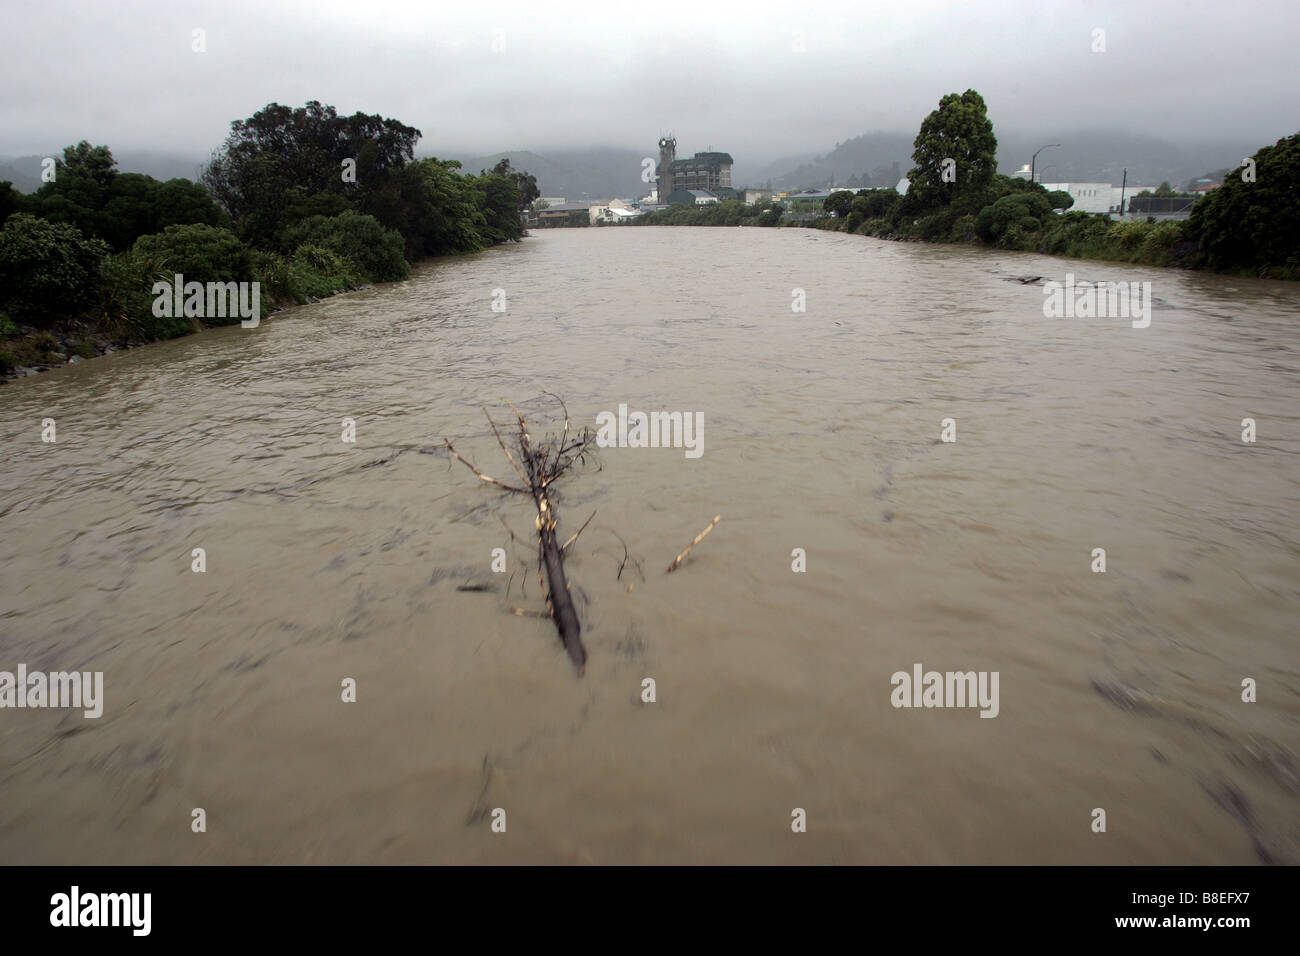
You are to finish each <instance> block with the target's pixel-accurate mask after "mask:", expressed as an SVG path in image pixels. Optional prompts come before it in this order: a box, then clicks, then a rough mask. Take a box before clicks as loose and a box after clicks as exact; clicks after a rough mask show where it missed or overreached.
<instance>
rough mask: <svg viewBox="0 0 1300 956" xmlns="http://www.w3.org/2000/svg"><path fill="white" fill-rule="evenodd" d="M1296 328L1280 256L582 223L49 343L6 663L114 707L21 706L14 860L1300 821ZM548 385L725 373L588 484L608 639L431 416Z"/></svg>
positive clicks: (340, 854) (823, 842)
mask: <svg viewBox="0 0 1300 956" xmlns="http://www.w3.org/2000/svg"><path fill="white" fill-rule="evenodd" d="M1067 273H1072V274H1073V275H1074V276H1075V277H1076V278H1078V279H1090V280H1097V279H1105V280H1113V281H1150V282H1151V283H1152V286H1151V291H1152V296H1153V307H1152V311H1151V323H1150V326H1149V327H1147V328H1133V327H1132V325H1131V324H1130V322H1129V321H1128V320H1127V319H1116V318H1074V319H1053V318H1046V317H1045V316H1044V309H1043V303H1044V287H1043V284H1042V283H1043V282H1045V281H1060V282H1064V281H1065V279H1066V275H1067ZM1018 277H1019V278H1018ZM1034 277H1038V278H1036V279H1035V278H1034ZM1021 279H1025V280H1028V281H1021ZM494 290H501V292H500V293H496V294H495V295H494ZM796 290H802V293H803V297H804V299H805V300H806V311H803V312H796V311H793V310H792V303H795V304H797V303H798V300H799V292H798V291H796ZM494 302H496V303H504V304H505V305H506V307H507V311H505V312H498V311H493V303H494ZM1297 342H1300V287H1297V286H1296V285H1295V284H1285V283H1277V282H1267V281H1258V280H1242V279H1232V278H1224V277H1217V276H1206V275H1197V274H1185V273H1182V272H1179V271H1176V270H1143V269H1136V268H1132V267H1125V266H1116V265H1110V264H1105V263H1095V262H1079V261H1071V260H1063V259H1053V258H1049V257H1043V256H1034V255H1026V254H1013V253H1007V254H999V253H996V252H989V251H984V250H966V249H959V248H950V247H944V246H925V245H911V244H899V243H889V242H882V241H877V240H872V239H863V238H859V237H850V236H844V235H840V234H835V233H821V232H814V231H808V230H799V229H782V230H764V229H685V228H679V229H668V228H625V229H590V230H556V231H543V232H542V233H540V234H538V235H536V236H534V237H532V238H529V239H527V240H525V241H524V242H523V243H521V244H519V245H516V246H512V247H508V248H500V249H496V250H493V251H490V252H487V253H484V254H481V255H477V256H473V257H466V258H458V259H447V260H440V261H437V262H434V263H430V264H426V265H424V266H421V267H419V268H417V269H416V270H415V272H414V274H413V275H412V277H411V279H410V280H409V281H407V282H403V283H397V284H393V285H388V286H384V287H381V288H374V289H370V290H364V291H360V292H356V293H352V294H349V295H344V296H339V297H337V298H333V299H330V300H326V301H323V302H320V303H317V304H313V305H309V306H306V307H303V308H299V309H295V310H292V311H290V312H287V313H282V314H280V315H278V316H272V317H270V318H269V319H266V320H264V321H263V323H262V325H261V326H260V327H259V328H257V329H249V330H246V329H242V328H240V327H238V326H235V327H232V328H225V329H219V330H214V331H210V332H205V333H203V334H200V335H197V336H192V337H190V338H187V339H183V340H178V341H173V342H168V343H163V344H159V345H155V346H150V347H146V348H140V349H135V350H132V351H130V352H126V353H120V354H117V355H113V356H110V357H106V358H103V359H96V360H93V361H89V362H86V363H84V364H81V365H77V366H72V367H69V368H66V369H62V370H58V371H54V372H50V373H47V374H43V375H38V376H33V377H29V378H26V379H22V380H19V381H16V382H13V383H11V384H9V385H6V386H4V387H2V388H0V441H2V443H3V445H2V447H3V449H4V457H3V462H2V463H0V671H8V672H16V670H17V668H18V666H19V665H20V664H21V665H23V666H25V668H26V669H27V671H29V672H34V671H41V672H55V671H85V672H102V674H103V701H102V704H103V714H102V716H101V717H99V718H97V719H96V718H86V717H85V716H83V712H82V711H81V710H73V709H67V708H50V707H46V708H40V707H28V708H23V709H18V708H16V707H10V708H4V709H0V793H2V794H3V799H2V800H0V862H2V863H74V864H83V863H95V864H100V863H115V862H119V863H362V862H364V863H422V862H435V863H502V862H525V863H544V862H557V863H672V862H715V863H716V862H726V863H782V862H790V863H873V862H878V863H1039V864H1058V863H1061V864H1063V863H1096V864H1102V863H1117V864H1136V863H1171V864H1172V863H1192V864H1219V863H1223V864H1238V863H1264V862H1275V863H1297V862H1300V823H1298V822H1297V821H1298V820H1300V814H1298V813H1297V810H1300V758H1298V757H1297V751H1298V750H1300V650H1298V635H1297V622H1298V621H1300V614H1298V612H1300V459H1298V458H1297V455H1298V454H1300V420H1298V417H1297V416H1298V415H1300V359H1298V356H1297ZM547 392H552V393H555V394H557V395H559V396H561V397H562V398H563V399H564V400H565V401H566V402H567V403H568V407H569V410H570V412H571V414H572V418H573V423H574V427H578V426H582V425H587V426H590V427H592V428H595V426H596V421H597V416H598V415H599V414H600V413H602V412H611V413H614V414H617V413H618V410H619V406H620V404H624V405H626V406H627V408H628V409H631V410H634V411H635V410H640V411H644V412H647V413H649V412H655V411H666V412H671V411H680V412H684V413H688V414H692V415H698V416H702V422H703V427H702V438H703V443H702V454H700V455H698V457H691V456H688V455H687V454H686V453H685V450H684V449H683V448H680V447H657V448H656V447H627V446H623V447H605V448H601V449H599V450H598V451H597V453H596V455H595V456H594V457H593V458H592V459H591V460H589V461H588V462H587V464H586V465H585V466H584V467H583V468H582V469H580V470H577V471H574V472H571V473H570V474H569V475H568V476H566V477H565V478H564V479H563V480H562V481H561V482H560V484H559V485H558V486H557V487H558V497H559V509H560V510H559V522H560V526H559V532H560V535H561V538H567V537H568V536H569V535H571V534H572V533H573V532H574V531H576V530H577V529H578V527H579V526H580V525H581V524H582V522H583V521H584V520H586V518H587V516H588V515H590V514H591V513H592V511H593V510H594V511H596V516H595V518H594V519H593V520H592V521H591V524H590V525H589V526H588V527H587V528H586V530H585V531H584V532H583V533H582V535H581V536H580V537H579V539H578V540H577V542H576V543H575V544H574V545H573V547H572V549H571V552H570V555H569V558H568V561H567V567H568V574H569V579H570V582H571V584H572V593H573V594H574V595H575V597H576V600H577V606H578V610H579V615H580V617H581V620H582V625H583V628H584V631H583V639H584V641H585V643H586V647H587V651H588V654H589V660H588V662H587V668H586V674H585V676H583V677H578V676H577V675H576V673H575V670H574V668H573V665H572V664H571V662H570V661H569V659H568V657H567V656H566V655H565V653H564V649H563V647H562V646H561V644H560V641H559V639H558V637H557V635H556V631H555V627H554V625H553V624H552V623H551V621H549V620H548V619H545V618H542V617H537V616H527V615H519V614H515V613H512V612H511V610H510V608H511V607H512V606H513V607H517V608H519V609H520V610H526V611H532V612H539V611H544V609H545V603H544V601H543V599H542V596H541V593H540V591H539V589H538V585H537V576H536V568H535V563H536V532H535V529H534V512H533V510H532V506H531V502H530V501H529V500H528V499H525V498H522V497H518V496H511V495H508V494H505V493H503V492H501V491H500V490H498V489H494V488H491V487H488V486H486V485H483V484H482V483H480V482H478V481H477V480H476V479H475V477H474V475H473V474H471V473H470V472H469V471H468V470H467V469H466V468H464V467H463V466H462V465H461V464H459V463H458V462H456V461H455V460H453V459H452V458H450V457H449V455H448V454H447V452H446V450H445V448H444V446H443V443H442V440H443V438H444V437H446V438H450V439H452V441H453V442H454V443H455V445H456V447H457V449H458V450H459V451H461V452H462V454H464V455H465V456H466V457H467V458H469V459H471V460H473V461H474V462H475V463H476V464H477V465H478V466H479V468H480V469H481V470H483V471H484V472H486V473H487V474H488V475H491V476H494V477H498V478H501V479H502V480H508V479H511V478H513V477H514V476H513V472H512V469H511V467H510V464H509V463H508V462H507V461H506V460H505V457H504V455H503V454H502V451H501V449H500V447H498V445H497V442H496V440H495V439H494V438H493V436H492V434H491V432H490V431H489V430H488V427H487V424H486V421H485V419H484V416H483V412H482V410H481V408H482V406H488V407H489V408H490V409H491V410H492V412H493V414H494V416H497V417H499V418H501V419H502V420H505V419H507V418H509V415H510V413H509V410H508V408H507V407H506V406H505V405H503V400H506V399H508V400H510V401H513V402H515V403H516V404H518V405H519V406H520V408H521V409H522V410H523V411H524V412H525V414H526V415H527V416H528V417H529V420H530V421H531V422H532V423H533V428H534V431H535V432H536V433H537V434H539V435H540V434H541V433H543V432H546V431H556V430H558V429H559V427H560V425H561V422H562V416H561V415H560V412H559V407H558V405H556V403H555V401H554V400H553V399H551V398H549V397H548V396H547V395H546V394H545V393H547ZM1246 418H1250V419H1253V420H1254V422H1255V429H1256V440H1255V441H1254V442H1248V441H1243V428H1244V426H1243V419H1246ZM45 419H53V420H54V422H55V426H56V436H55V441H54V442H47V441H43V440H42V435H43V424H42V423H43V421H44V420H45ZM344 419H351V420H352V421H353V422H355V442H345V441H343V440H342V435H343V421H344ZM945 419H951V420H952V422H951V423H950V425H949V427H948V436H947V437H955V439H956V440H955V441H944V440H943V437H944V434H943V432H944V424H943V423H944V420H945ZM715 514H721V515H722V521H721V523H720V524H719V525H718V526H717V527H716V528H715V529H714V530H713V532H712V533H711V534H710V535H709V536H708V537H706V538H705V539H704V540H703V541H702V542H701V543H700V544H699V545H698V547H696V548H695V550H694V551H693V552H692V553H691V555H690V556H689V557H688V558H687V560H686V561H685V562H684V563H683V565H682V567H681V568H679V569H678V570H677V571H676V572H674V573H672V574H665V573H664V569H665V568H666V567H667V566H668V564H669V562H670V561H671V560H672V559H673V558H674V556H675V555H677V554H678V552H680V551H681V550H682V549H683V548H684V547H685V546H686V545H687V544H688V543H689V542H690V541H691V539H692V538H694V536H695V535H696V534H698V533H699V532H700V531H701V530H702V529H703V528H704V527H705V525H707V524H708V522H709V520H710V519H711V518H712V517H713V516H714V515H715ZM512 535H513V537H512ZM625 545H626V554H625V551H624V546H625ZM198 548H201V549H203V555H204V561H205V570H204V571H202V572H201V573H200V572H196V571H195V570H193V566H194V562H195V560H196V559H195V557H194V550H195V549H198ZM497 548H500V549H503V551H504V561H505V566H506V571H505V572H503V573H498V572H496V571H494V570H493V563H494V558H493V551H494V549H497ZM796 549H802V551H801V552H796ZM1095 549H1104V552H1105V554H1104V560H1105V571H1104V573H1103V572H1099V571H1096V570H1094V568H1095V567H1097V566H1098V558H1097V552H1096V551H1095ZM497 563H498V565H499V564H500V555H498V559H497ZM799 564H803V565H804V566H805V567H806V570H804V571H796V570H793V568H794V566H796V565H799ZM620 568H621V571H620ZM507 587H509V594H507ZM915 665H921V667H922V668H923V670H924V671H930V670H934V671H938V672H941V673H946V672H962V673H964V672H981V673H985V674H990V675H991V674H993V673H994V672H996V674H997V675H998V683H997V685H996V686H997V688H998V695H997V697H998V699H997V707H996V716H993V713H992V711H991V709H989V708H985V709H984V712H986V713H988V714H989V717H990V718H991V719H986V718H985V717H981V710H980V709H979V708H976V707H972V706H946V707H924V706H918V707H900V706H895V705H894V704H895V702H896V685H895V683H894V681H893V676H892V675H894V674H895V673H896V672H903V673H904V674H905V675H908V676H909V677H910V675H912V673H913V669H914V666H915ZM647 679H650V680H653V682H654V683H653V685H652V686H653V691H654V694H653V696H654V700H653V701H648V700H647V699H646V698H647V696H648V693H649V692H648V691H647V689H646V688H647V686H649V685H647V684H646V683H645V681H647ZM346 681H354V682H355V689H356V690H355V698H356V699H355V701H354V702H352V701H347V702H345V701H344V700H343V697H344V696H345V692H344V690H343V687H344V683H345V682H346ZM1243 682H1245V685H1244V684H1243ZM1252 688H1253V690H1252ZM1243 697H1247V698H1253V700H1244V699H1243ZM944 702H947V703H952V702H953V701H952V700H951V699H949V698H945V699H944ZM918 703H919V702H918ZM968 704H969V702H968ZM196 809H202V810H203V814H202V820H203V822H204V823H205V827H204V829H203V830H202V832H195V827H196V826H197V824H196V823H195V819H196V818H195V815H194V811H195V810H196ZM1098 810H1102V811H1104V817H1099V815H1098V814H1097V812H1096V811H1098ZM498 811H502V812H498ZM800 811H802V813H800ZM1099 821H1101V822H1103V823H1104V831H1103V830H1100V829H1099ZM494 822H495V823H498V824H504V832H499V831H500V829H501V827H500V825H498V826H497V827H496V829H494ZM801 823H802V827H801ZM801 828H803V829H804V832H797V831H798V830H799V829H801Z"/></svg>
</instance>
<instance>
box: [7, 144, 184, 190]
mask: <svg viewBox="0 0 1300 956" xmlns="http://www.w3.org/2000/svg"><path fill="white" fill-rule="evenodd" d="M109 148H110V149H112V145H111V144H110V145H109ZM46 156H50V157H53V158H54V159H62V158H63V149H62V147H60V148H59V149H56V150H51V151H50V152H48V153H46V154H45V155H44V156H16V157H15V156H0V181H3V180H6V179H7V180H9V181H10V182H12V183H13V184H14V188H15V189H17V190H18V191H19V192H24V193H31V192H35V191H36V190H37V189H39V188H40V186H41V161H42V160H43V159H45V157H46ZM113 158H114V159H116V160H117V168H118V169H119V170H121V171H122V172H124V173H144V174H145V175H146V176H152V177H153V178H154V179H159V180H162V181H164V182H165V181H167V180H168V179H198V177H199V173H200V171H201V170H202V169H203V166H204V165H205V164H206V163H207V161H208V157H207V156H206V155H203V156H198V155H195V156H176V155H171V154H167V153H152V152H142V151H133V150H123V151H122V152H118V151H117V150H115V149H114V150H113Z"/></svg>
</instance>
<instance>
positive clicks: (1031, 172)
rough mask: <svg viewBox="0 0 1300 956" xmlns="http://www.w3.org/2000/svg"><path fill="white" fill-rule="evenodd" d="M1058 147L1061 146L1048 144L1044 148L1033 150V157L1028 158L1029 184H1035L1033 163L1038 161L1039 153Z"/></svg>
mask: <svg viewBox="0 0 1300 956" xmlns="http://www.w3.org/2000/svg"><path fill="white" fill-rule="evenodd" d="M1060 145H1061V144H1060V143H1048V144H1047V145H1046V146H1039V147H1038V148H1037V149H1036V150H1034V155H1033V156H1032V157H1031V158H1030V160H1029V181H1030V182H1031V183H1032V182H1035V179H1034V163H1035V161H1037V159H1038V154H1039V153H1041V152H1042V151H1043V150H1045V149H1051V148H1052V147H1053V146H1060Z"/></svg>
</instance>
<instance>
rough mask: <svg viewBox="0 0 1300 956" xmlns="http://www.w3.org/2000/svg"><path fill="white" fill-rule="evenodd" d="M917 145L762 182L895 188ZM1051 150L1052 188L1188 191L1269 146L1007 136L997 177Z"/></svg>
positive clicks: (1046, 173)
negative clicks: (1097, 185)
mask: <svg viewBox="0 0 1300 956" xmlns="http://www.w3.org/2000/svg"><path fill="white" fill-rule="evenodd" d="M914 138H915V134H910V135H904V134H901V133H884V132H875V133H864V134H863V135H861V136H856V137H854V138H853V139H849V140H845V141H844V142H842V143H836V144H835V148H834V149H832V150H830V151H829V152H828V153H826V154H825V155H823V156H815V157H813V158H812V159H811V160H806V161H803V162H799V163H797V164H795V163H789V162H788V163H787V164H786V165H785V168H784V169H783V170H782V169H781V168H779V164H772V167H769V169H768V170H765V171H764V172H765V173H766V175H764V176H763V177H762V181H766V180H767V179H769V178H770V179H771V181H772V185H773V186H774V187H775V188H776V189H782V190H793V189H803V188H807V187H813V186H816V187H825V186H830V185H832V184H834V185H836V186H846V187H848V186H851V185H854V186H856V185H872V186H892V185H893V184H894V183H896V182H897V181H898V175H894V174H892V172H891V170H892V166H893V164H894V163H897V164H898V169H899V171H900V174H901V175H903V176H906V175H907V171H908V170H909V169H911V167H912V160H911V156H912V142H913V139H914ZM1044 143H1060V144H1061V146H1059V147H1056V148H1053V149H1048V150H1044V151H1043V152H1041V153H1040V154H1039V156H1038V162H1037V164H1036V170H1037V172H1038V173H1039V175H1040V177H1041V178H1045V179H1046V180H1047V181H1049V182H1052V181H1055V182H1109V183H1113V184H1114V185H1116V186H1118V185H1119V184H1120V181H1121V179H1122V178H1123V176H1124V170H1125V169H1126V168H1127V169H1128V181H1129V182H1131V183H1133V182H1136V183H1159V182H1163V181H1164V180H1168V181H1169V182H1170V183H1171V184H1172V185H1175V186H1179V185H1183V184H1186V183H1187V182H1189V181H1190V180H1192V179H1195V178H1196V177H1198V176H1202V175H1204V174H1205V173H1206V172H1207V171H1209V170H1212V169H1221V168H1223V167H1225V166H1227V167H1233V166H1236V165H1238V164H1239V163H1240V162H1241V160H1242V158H1243V157H1245V156H1249V155H1251V154H1252V153H1254V152H1255V150H1257V149H1258V148H1259V147H1261V146H1265V145H1268V144H1267V143H1246V142H1243V141H1230V140H1223V141H1217V142H1201V143H1190V144H1181V145H1180V144H1177V143H1173V142H1170V141H1169V140H1164V139H1159V138H1157V137H1154V136H1147V135H1144V134H1142V133H1132V132H1128V131H1125V130H1113V129H1112V130H1080V129H1071V130H1066V131H1057V132H1054V133H1053V132H1049V133H1032V134H1025V133H1018V132H1004V133H1001V134H999V136H998V171H999V172H1001V173H1006V174H1007V175H1010V174H1011V173H1013V172H1015V171H1016V170H1018V169H1019V168H1020V167H1021V166H1022V165H1024V164H1026V163H1028V162H1029V160H1030V157H1031V156H1032V155H1033V153H1034V150H1036V149H1038V148H1039V147H1040V146H1042V145H1043V144H1044ZM891 178H892V181H891ZM864 180H865V182H864Z"/></svg>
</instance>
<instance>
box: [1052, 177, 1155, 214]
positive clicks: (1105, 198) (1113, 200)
mask: <svg viewBox="0 0 1300 956" xmlns="http://www.w3.org/2000/svg"><path fill="white" fill-rule="evenodd" d="M1039 185H1041V186H1042V187H1043V188H1044V189H1046V190H1047V191H1048V192H1056V191H1058V190H1059V191H1060V192H1065V193H1069V194H1070V195H1071V196H1072V197H1073V198H1074V205H1073V206H1071V207H1070V208H1069V210H1067V211H1068V212H1075V211H1079V212H1110V209H1111V206H1115V205H1118V204H1119V195H1118V191H1115V192H1112V190H1116V187H1114V186H1111V184H1110V183H1040V184H1039ZM1129 195H1133V194H1132V193H1130V194H1129Z"/></svg>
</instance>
